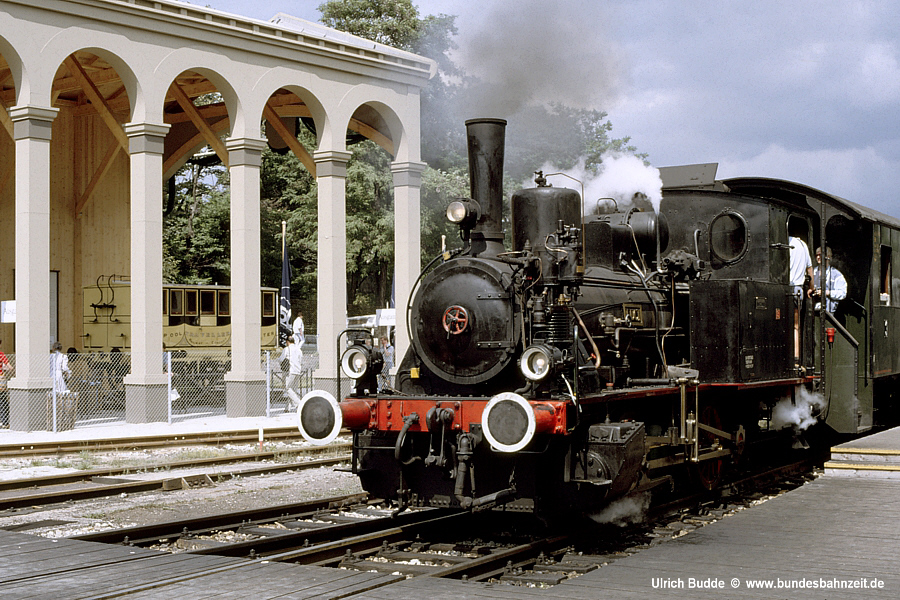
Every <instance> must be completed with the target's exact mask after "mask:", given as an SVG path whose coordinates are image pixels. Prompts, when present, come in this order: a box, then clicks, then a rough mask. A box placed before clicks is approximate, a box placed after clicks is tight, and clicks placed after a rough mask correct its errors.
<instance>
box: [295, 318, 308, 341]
mask: <svg viewBox="0 0 900 600" xmlns="http://www.w3.org/2000/svg"><path fill="white" fill-rule="evenodd" d="M294 338H295V340H294V341H295V342H296V343H297V345H298V346H299V345H300V344H302V343H303V341H304V339H305V336H304V327H303V317H297V318H296V319H294Z"/></svg>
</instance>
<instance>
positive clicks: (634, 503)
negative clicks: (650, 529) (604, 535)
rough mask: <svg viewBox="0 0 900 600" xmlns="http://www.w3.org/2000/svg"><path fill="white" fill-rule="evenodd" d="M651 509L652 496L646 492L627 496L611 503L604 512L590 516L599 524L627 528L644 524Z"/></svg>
mask: <svg viewBox="0 0 900 600" xmlns="http://www.w3.org/2000/svg"><path fill="white" fill-rule="evenodd" d="M648 508H650V494H649V493H648V492H644V493H643V494H638V495H635V496H625V497H624V498H619V499H618V500H613V501H612V502H610V503H609V504H608V505H607V506H606V507H605V508H604V509H603V510H601V511H600V512H598V513H593V514H591V515H590V517H591V519H592V520H593V521H595V522H597V523H601V524H610V525H616V526H618V527H625V526H627V525H632V524H635V523H642V522H643V521H644V517H645V516H646V514H647V509H648Z"/></svg>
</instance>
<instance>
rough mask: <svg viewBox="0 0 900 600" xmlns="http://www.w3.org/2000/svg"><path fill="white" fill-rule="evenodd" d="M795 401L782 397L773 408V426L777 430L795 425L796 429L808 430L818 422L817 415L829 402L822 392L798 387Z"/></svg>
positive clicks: (798, 430)
mask: <svg viewBox="0 0 900 600" xmlns="http://www.w3.org/2000/svg"><path fill="white" fill-rule="evenodd" d="M794 400H795V401H794V402H791V399H790V398H782V399H781V400H779V401H778V404H776V405H775V408H773V409H772V426H773V427H775V429H776V430H780V429H786V428H787V427H793V428H794V431H796V432H801V431H806V429H807V428H809V427H810V426H811V425H815V423H816V415H818V414H820V413H821V412H822V411H823V410H824V409H825V406H826V405H827V404H828V403H827V402H826V401H825V397H824V396H822V395H821V394H814V393H812V392H809V391H807V390H805V389H804V388H798V391H797V393H796V394H795V398H794Z"/></svg>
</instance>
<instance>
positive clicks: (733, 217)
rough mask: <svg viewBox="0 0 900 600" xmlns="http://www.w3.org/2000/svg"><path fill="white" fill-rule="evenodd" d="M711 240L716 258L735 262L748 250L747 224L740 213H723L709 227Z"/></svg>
mask: <svg viewBox="0 0 900 600" xmlns="http://www.w3.org/2000/svg"><path fill="white" fill-rule="evenodd" d="M709 240H710V246H711V249H712V253H713V256H714V257H715V258H717V259H719V260H721V261H723V262H726V263H729V262H734V261H736V260H738V259H739V258H740V257H741V256H743V254H744V252H745V251H746V250H747V222H746V221H745V220H744V217H742V216H741V215H740V214H738V213H734V212H726V213H722V214H720V215H719V216H717V217H716V218H715V219H713V221H712V223H710V225H709Z"/></svg>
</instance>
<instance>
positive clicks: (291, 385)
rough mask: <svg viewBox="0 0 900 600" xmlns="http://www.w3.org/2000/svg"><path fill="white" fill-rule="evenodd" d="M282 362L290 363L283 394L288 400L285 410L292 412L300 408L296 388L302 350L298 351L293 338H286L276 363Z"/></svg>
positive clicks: (301, 369)
mask: <svg viewBox="0 0 900 600" xmlns="http://www.w3.org/2000/svg"><path fill="white" fill-rule="evenodd" d="M284 360H288V361H289V363H290V365H289V367H288V376H287V378H286V379H285V380H284V393H285V394H287V396H288V398H289V399H290V400H289V401H288V407H287V410H289V411H292V410H295V409H296V408H297V407H298V406H300V396H299V395H298V394H297V386H298V385H299V383H300V379H301V376H302V375H303V350H301V349H300V344H299V343H297V340H296V338H295V337H294V336H291V337H289V338H288V340H287V346H285V347H284V351H283V352H282V353H281V358H279V359H278V362H282V361H284Z"/></svg>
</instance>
